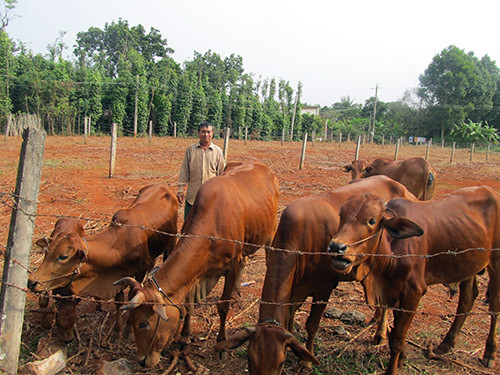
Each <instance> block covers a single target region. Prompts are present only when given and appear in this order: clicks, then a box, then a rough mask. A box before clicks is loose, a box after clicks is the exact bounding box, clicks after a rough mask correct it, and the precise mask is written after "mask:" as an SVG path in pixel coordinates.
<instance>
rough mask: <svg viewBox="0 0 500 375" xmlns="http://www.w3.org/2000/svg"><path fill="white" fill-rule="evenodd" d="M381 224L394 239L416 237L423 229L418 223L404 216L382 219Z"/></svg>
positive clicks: (422, 232)
mask: <svg viewBox="0 0 500 375" xmlns="http://www.w3.org/2000/svg"><path fill="white" fill-rule="evenodd" d="M382 225H383V227H384V228H385V229H387V232H388V233H389V235H390V236H391V237H392V238H396V239H402V238H410V237H418V236H421V235H422V234H424V230H423V229H422V228H420V227H419V226H418V224H416V223H415V222H413V221H411V220H409V219H406V218H404V217H394V218H391V219H389V220H384V221H383V223H382Z"/></svg>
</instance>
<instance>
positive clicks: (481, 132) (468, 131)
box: [451, 120, 500, 143]
mask: <svg viewBox="0 0 500 375" xmlns="http://www.w3.org/2000/svg"><path fill="white" fill-rule="evenodd" d="M451 136H452V137H453V138H454V139H456V140H457V141H463V142H467V143H474V142H481V143H488V142H494V143H498V140H499V139H500V136H499V135H498V133H497V130H496V129H495V128H494V127H492V126H489V125H488V124H487V123H486V124H484V125H483V123H482V122H479V123H474V122H472V121H470V120H469V122H468V123H466V122H463V123H461V124H456V125H455V126H454V127H453V129H452V131H451Z"/></svg>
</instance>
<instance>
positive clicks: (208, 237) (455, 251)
mask: <svg viewBox="0 0 500 375" xmlns="http://www.w3.org/2000/svg"><path fill="white" fill-rule="evenodd" d="M7 194H8V195H11V196H15V194H14V193H4V192H0V203H3V202H5V201H4V200H3V199H1V197H2V196H3V195H7ZM25 200H26V201H28V202H30V201H29V200H27V199H25ZM8 207H9V208H12V209H13V208H14V205H13V204H11V205H8ZM17 209H18V210H20V211H21V212H23V213H25V214H26V215H27V216H30V217H54V218H57V219H59V218H71V219H76V220H84V221H87V222H90V221H95V219H90V218H84V217H82V216H81V215H80V216H72V215H54V214H28V213H26V212H24V211H23V209H22V208H20V207H17ZM101 222H102V220H101ZM103 223H104V224H105V225H108V226H109V225H111V224H113V225H115V226H119V227H124V228H135V229H141V230H146V231H148V232H154V233H157V234H161V235H165V236H169V237H176V238H177V239H180V238H198V239H205V240H208V241H221V242H233V243H235V244H236V245H240V246H247V247H255V248H256V249H257V250H258V249H260V248H264V249H265V250H266V251H276V252H284V253H291V254H295V255H327V256H332V257H335V256H337V255H338V254H337V253H334V252H327V251H326V249H325V252H313V251H306V250H301V249H284V248H279V247H274V246H270V245H261V244H255V243H251V242H246V241H241V240H236V239H232V238H225V237H219V236H213V235H195V234H186V233H168V232H165V231H161V230H158V229H155V228H149V227H147V226H145V225H132V224H122V223H119V222H114V221H109V222H106V221H104V222H103ZM40 232H41V233H43V232H42V231H40ZM45 237H46V238H48V237H49V236H48V235H47V236H45ZM470 251H482V252H485V251H491V252H494V251H500V248H491V249H486V248H483V247H471V248H466V249H447V250H443V251H440V252H437V253H433V254H394V253H391V254H372V253H357V254H356V256H358V257H388V258H396V259H397V258H424V259H431V258H435V257H438V256H443V255H455V256H456V255H461V254H464V253H467V252H470Z"/></svg>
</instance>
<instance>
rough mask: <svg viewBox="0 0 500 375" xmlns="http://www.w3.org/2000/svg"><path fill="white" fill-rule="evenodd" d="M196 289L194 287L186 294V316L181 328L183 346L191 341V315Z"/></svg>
mask: <svg viewBox="0 0 500 375" xmlns="http://www.w3.org/2000/svg"><path fill="white" fill-rule="evenodd" d="M195 294H196V290H195V289H192V290H191V291H190V292H189V293H188V294H187V296H186V316H185V317H184V322H183V324H182V330H181V346H182V347H185V346H186V345H187V344H189V343H190V342H191V316H193V312H194V301H195Z"/></svg>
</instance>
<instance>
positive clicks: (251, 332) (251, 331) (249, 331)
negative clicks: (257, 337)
mask: <svg viewBox="0 0 500 375" xmlns="http://www.w3.org/2000/svg"><path fill="white" fill-rule="evenodd" d="M245 331H247V333H248V334H249V335H251V334H253V333H255V331H257V327H255V326H250V327H245Z"/></svg>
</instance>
